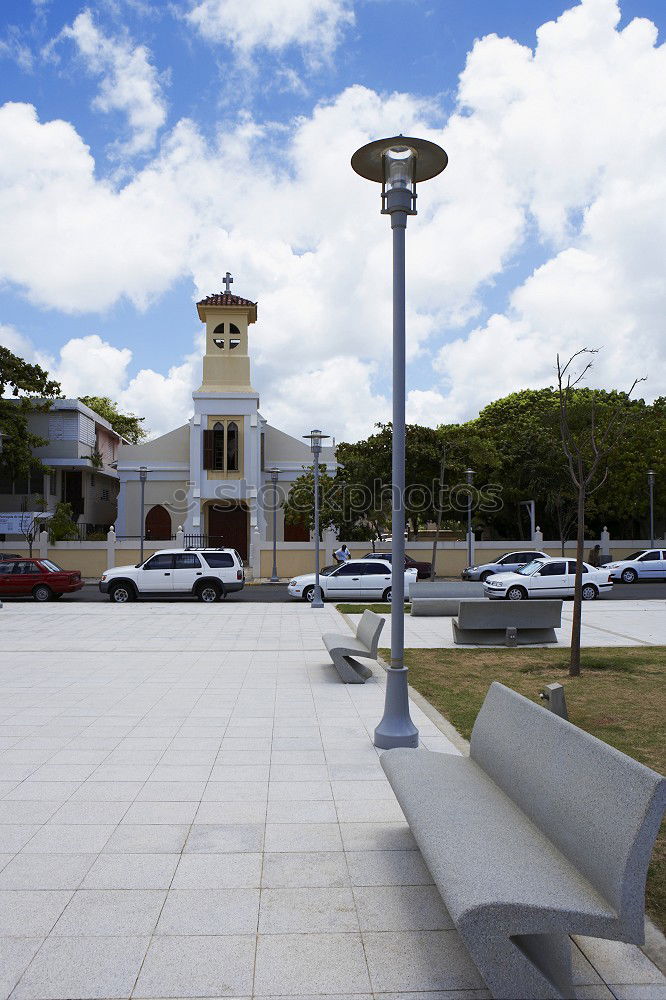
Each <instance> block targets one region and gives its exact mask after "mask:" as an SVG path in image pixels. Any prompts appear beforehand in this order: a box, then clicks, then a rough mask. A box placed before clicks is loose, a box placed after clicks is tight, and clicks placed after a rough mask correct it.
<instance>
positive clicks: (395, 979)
mask: <svg viewBox="0 0 666 1000" xmlns="http://www.w3.org/2000/svg"><path fill="white" fill-rule="evenodd" d="M363 944H364V946H365V953H366V956H367V960H368V969H369V970H370V980H371V982H372V987H373V990H374V991H375V992H377V993H386V992H410V993H411V992H414V991H421V990H455V989H469V988H473V989H477V988H478V989H483V988H484V985H485V984H484V983H483V980H482V979H481V977H480V975H479V973H478V972H477V969H476V967H475V965H474V963H473V962H472V960H471V958H470V957H469V955H468V953H467V951H466V949H465V947H464V945H463V943H462V941H461V940H460V938H459V937H458V934H457V932H456V931H454V930H449V931H412V932H406V931H402V932H393V933H381V934H380V933H375V932H366V933H364V934H363Z"/></svg>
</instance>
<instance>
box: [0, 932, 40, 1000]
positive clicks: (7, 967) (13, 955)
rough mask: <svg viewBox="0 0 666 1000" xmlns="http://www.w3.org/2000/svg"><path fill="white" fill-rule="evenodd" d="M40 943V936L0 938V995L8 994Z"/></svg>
mask: <svg viewBox="0 0 666 1000" xmlns="http://www.w3.org/2000/svg"><path fill="white" fill-rule="evenodd" d="M41 943H42V938H40V937H24V938H0V996H2V997H8V996H9V994H10V993H11V992H12V990H13V989H14V987H15V986H16V983H17V982H18V980H19V979H20V977H21V976H22V975H23V973H24V972H25V970H26V969H27V967H28V965H29V964H30V962H31V960H32V958H33V956H34V955H35V953H36V951H37V949H38V948H39V946H40V945H41Z"/></svg>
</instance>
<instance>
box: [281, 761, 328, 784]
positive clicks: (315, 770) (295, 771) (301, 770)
mask: <svg viewBox="0 0 666 1000" xmlns="http://www.w3.org/2000/svg"><path fill="white" fill-rule="evenodd" d="M327 780H328V771H327V769H326V765H325V764H271V782H273V781H327Z"/></svg>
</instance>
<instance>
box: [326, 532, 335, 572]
mask: <svg viewBox="0 0 666 1000" xmlns="http://www.w3.org/2000/svg"><path fill="white" fill-rule="evenodd" d="M337 541H338V536H337V534H336V532H335V528H327V529H326V531H325V532H324V550H325V555H324V560H325V561H324V566H330V565H331V563H332V562H333V553H334V552H335V549H336V547H337V545H336V543H337Z"/></svg>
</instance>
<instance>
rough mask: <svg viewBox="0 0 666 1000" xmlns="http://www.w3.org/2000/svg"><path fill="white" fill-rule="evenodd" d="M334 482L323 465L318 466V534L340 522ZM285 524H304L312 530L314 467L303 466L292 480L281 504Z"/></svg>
mask: <svg viewBox="0 0 666 1000" xmlns="http://www.w3.org/2000/svg"><path fill="white" fill-rule="evenodd" d="M337 492H338V491H337V489H336V482H335V479H334V478H333V476H329V474H328V471H327V469H326V466H325V465H320V466H319V536H320V540H321V535H322V533H323V532H324V531H325V530H326V529H327V528H332V527H335V526H336V525H338V524H339V523H340V521H339V517H340V512H339V510H338V508H337V506H336V500H335V495H336V493H337ZM282 508H283V510H284V519H285V521H286V522H287V524H294V525H305V526H306V527H307V528H309V529H310V531H314V468H307V467H304V469H303V472H302V474H301V475H300V476H299V477H298V478H297V479H296V480H294V485H293V486H292V487H291V490H290V491H289V494H288V496H287V498H286V500H285V501H284V502H283V504H282Z"/></svg>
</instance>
